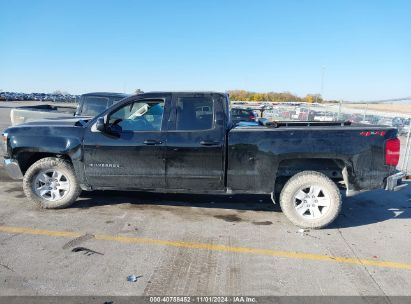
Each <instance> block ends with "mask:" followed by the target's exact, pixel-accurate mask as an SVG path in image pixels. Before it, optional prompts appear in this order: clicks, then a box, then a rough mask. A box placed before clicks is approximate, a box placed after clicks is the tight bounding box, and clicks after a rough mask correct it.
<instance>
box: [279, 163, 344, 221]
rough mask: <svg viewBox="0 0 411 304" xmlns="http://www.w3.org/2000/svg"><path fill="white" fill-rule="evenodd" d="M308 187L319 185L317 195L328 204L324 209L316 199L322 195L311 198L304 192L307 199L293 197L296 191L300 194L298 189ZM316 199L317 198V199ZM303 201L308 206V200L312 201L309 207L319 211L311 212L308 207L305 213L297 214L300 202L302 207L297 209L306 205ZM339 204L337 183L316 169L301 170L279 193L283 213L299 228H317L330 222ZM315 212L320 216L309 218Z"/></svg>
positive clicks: (335, 215)
mask: <svg viewBox="0 0 411 304" xmlns="http://www.w3.org/2000/svg"><path fill="white" fill-rule="evenodd" d="M310 187H320V189H321V191H320V192H319V194H318V196H323V197H324V198H325V200H326V201H328V202H329V206H328V207H327V208H326V209H324V208H325V207H323V206H321V207H320V205H319V204H318V201H319V200H320V199H321V198H322V197H316V198H314V196H312V198H311V197H309V196H310V194H309V193H307V194H306V195H307V197H308V199H307V200H305V198H304V199H302V200H300V199H298V198H296V197H295V196H296V195H298V194H297V193H300V194H301V192H300V190H301V191H303V192H304V193H306V191H307V190H305V189H311V188H310ZM317 189H318V188H317ZM316 199H318V201H317V200H316ZM303 202H304V204H308V206H310V202H311V203H314V205H311V207H314V208H317V209H318V210H319V212H320V213H317V211H316V210H313V211H315V212H314V213H312V211H311V210H312V209H309V208H308V209H307V210H306V212H305V213H303V214H299V212H298V211H297V207H299V206H300V204H301V206H303V207H301V208H299V210H301V211H302V210H304V209H305V208H306V207H305V206H307V205H303V204H302V203H303ZM341 205H342V199H341V192H340V190H339V189H338V187H337V185H336V184H335V183H334V182H333V181H332V180H331V179H330V178H328V177H327V176H326V175H324V174H322V173H320V172H316V171H303V172H300V173H298V174H296V175H294V176H293V177H291V178H290V179H289V180H288V182H287V183H286V184H285V186H284V188H283V189H282V191H281V195H280V206H281V209H282V211H283V213H284V214H285V215H286V216H287V218H288V219H289V220H290V221H291V222H293V223H294V224H295V225H297V226H299V227H301V228H312V229H319V228H323V227H325V226H327V225H329V224H331V223H332V222H333V221H334V220H335V219H336V218H337V216H338V214H339V213H340V211H341ZM320 208H321V209H320ZM322 212H324V214H322ZM315 213H317V214H320V215H319V216H320V217H319V218H313V219H311V218H309V217H312V216H313V214H315Z"/></svg>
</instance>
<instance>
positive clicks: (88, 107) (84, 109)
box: [76, 96, 123, 117]
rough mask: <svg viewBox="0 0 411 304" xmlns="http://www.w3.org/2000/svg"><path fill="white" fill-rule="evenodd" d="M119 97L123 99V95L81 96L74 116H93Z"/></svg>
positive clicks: (117, 100) (118, 99) (115, 101)
mask: <svg viewBox="0 0 411 304" xmlns="http://www.w3.org/2000/svg"><path fill="white" fill-rule="evenodd" d="M121 99H123V97H100V96H82V97H81V100H80V105H79V108H78V110H77V112H76V116H91V117H94V116H96V115H98V114H100V113H102V112H104V111H105V110H106V109H107V108H109V107H110V106H112V105H113V104H115V103H117V102H119V101H120V100H121Z"/></svg>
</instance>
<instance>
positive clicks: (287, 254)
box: [0, 226, 411, 270]
mask: <svg viewBox="0 0 411 304" xmlns="http://www.w3.org/2000/svg"><path fill="white" fill-rule="evenodd" d="M0 232H3V233H19V234H29V235H45V236H54V237H64V238H75V237H79V236H81V235H83V233H80V232H70V231H54V230H44V229H33V228H28V227H8V226H0ZM95 239H96V240H101V241H112V242H119V243H127V244H149V245H160V246H171V247H179V248H188V249H205V250H212V251H223V252H239V253H245V254H255V255H262V256H272V257H281V258H290V259H299V260H311V261H325V262H336V263H346V264H357V265H368V266H375V267H384V268H397V269H407V270H411V264H410V263H401V262H392V261H377V260H370V259H357V258H347V257H339V256H328V255H321V254H313V253H304V252H292V251H281V250H272V249H260V248H249V247H235V246H227V245H218V244H208V243H192V242H182V241H168V240H156V239H148V238H139V237H129V236H119V235H106V234H95Z"/></svg>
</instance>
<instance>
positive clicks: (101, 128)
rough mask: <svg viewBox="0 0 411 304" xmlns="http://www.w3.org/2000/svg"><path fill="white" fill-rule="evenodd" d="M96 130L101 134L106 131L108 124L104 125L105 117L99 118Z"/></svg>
mask: <svg viewBox="0 0 411 304" xmlns="http://www.w3.org/2000/svg"><path fill="white" fill-rule="evenodd" d="M96 129H97V130H98V131H100V132H105V131H106V124H105V123H104V117H99V118H97V121H96Z"/></svg>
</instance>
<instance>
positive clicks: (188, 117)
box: [176, 97, 214, 130]
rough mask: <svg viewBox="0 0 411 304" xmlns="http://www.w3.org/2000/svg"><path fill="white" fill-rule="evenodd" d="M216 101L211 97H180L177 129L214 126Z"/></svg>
mask: <svg viewBox="0 0 411 304" xmlns="http://www.w3.org/2000/svg"><path fill="white" fill-rule="evenodd" d="M213 121H214V103H213V99H212V98H211V97H179V98H178V100H177V119H176V122H177V130H208V129H211V128H212V127H213Z"/></svg>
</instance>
